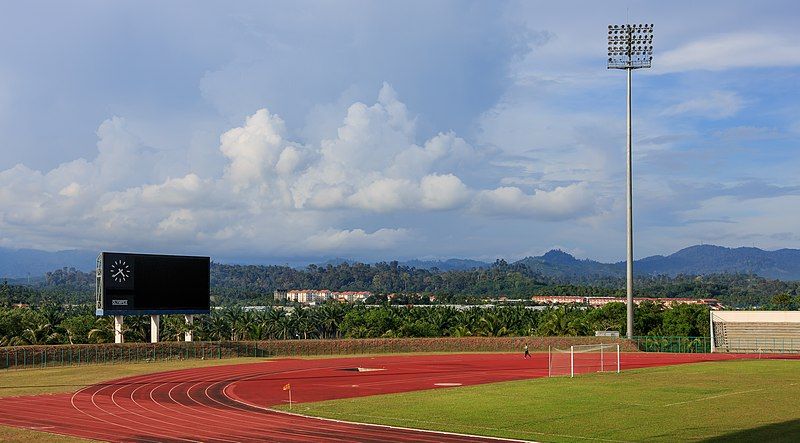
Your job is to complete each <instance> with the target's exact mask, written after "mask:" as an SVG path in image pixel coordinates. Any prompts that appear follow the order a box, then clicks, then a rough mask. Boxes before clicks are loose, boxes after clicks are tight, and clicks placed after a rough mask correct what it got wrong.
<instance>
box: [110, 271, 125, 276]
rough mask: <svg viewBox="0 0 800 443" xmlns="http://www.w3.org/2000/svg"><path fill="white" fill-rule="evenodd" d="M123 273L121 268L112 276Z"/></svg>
mask: <svg viewBox="0 0 800 443" xmlns="http://www.w3.org/2000/svg"><path fill="white" fill-rule="evenodd" d="M121 273H122V269H120V270H119V271H117V272H116V273H114V275H112V277H116V276H118V275H119V274H121ZM122 275H123V277H124V276H125V274H122Z"/></svg>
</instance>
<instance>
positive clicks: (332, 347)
mask: <svg viewBox="0 0 800 443" xmlns="http://www.w3.org/2000/svg"><path fill="white" fill-rule="evenodd" d="M597 343H619V344H620V346H621V349H622V350H623V351H636V350H637V348H636V346H635V345H634V343H633V342H630V341H628V340H624V339H611V340H609V338H608V337H442V338H376V339H326V340H263V341H213V342H159V343H122V344H113V343H108V344H81V345H41V346H11V347H3V348H0V369H23V368H48V367H55V366H72V365H84V364H121V363H135V362H154V361H168V360H189V359H202V360H205V359H224V358H235V357H256V358H268V357H303V356H314V355H357V354H390V353H409V352H462V353H463V352H522V349H523V347H524V346H525V345H526V344H527V345H528V347H529V349H530V350H531V351H547V349H548V347H550V346H552V347H557V348H568V347H570V346H572V345H581V344H597Z"/></svg>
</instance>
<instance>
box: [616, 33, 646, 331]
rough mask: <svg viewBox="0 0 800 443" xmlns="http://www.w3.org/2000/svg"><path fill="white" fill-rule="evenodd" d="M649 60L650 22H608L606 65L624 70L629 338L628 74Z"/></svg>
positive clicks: (630, 327) (630, 188) (630, 199)
mask: <svg viewBox="0 0 800 443" xmlns="http://www.w3.org/2000/svg"><path fill="white" fill-rule="evenodd" d="M652 62H653V24H652V23H651V24H633V25H632V24H624V25H608V69H624V70H626V71H628V100H627V104H628V110H627V111H628V112H627V116H626V119H627V129H628V131H627V146H628V154H627V157H628V183H627V188H628V192H627V194H628V204H627V207H628V218H627V227H628V229H627V231H628V254H627V272H626V274H627V283H626V293H627V296H628V298H627V305H628V324H627V333H628V334H627V335H628V338H633V178H632V169H633V168H632V166H633V163H632V155H631V148H632V144H633V143H632V134H633V129H632V127H631V78H632V73H633V70H634V69H642V68H649V67H650V66H651V64H652Z"/></svg>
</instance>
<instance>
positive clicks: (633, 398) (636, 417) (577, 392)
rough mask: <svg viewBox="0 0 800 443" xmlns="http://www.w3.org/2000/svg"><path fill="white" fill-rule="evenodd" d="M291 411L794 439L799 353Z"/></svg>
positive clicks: (581, 432)
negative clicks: (791, 356)
mask: <svg viewBox="0 0 800 443" xmlns="http://www.w3.org/2000/svg"><path fill="white" fill-rule="evenodd" d="M293 411H294V412H299V413H302V414H308V415H315V416H320V417H329V418H336V419H341V420H348V421H357V422H368V423H380V424H388V425H395V426H404V427H414V428H426V429H435V430H443V431H451V432H462V433H468V434H483V435H491V436H498V437H511V438H519V439H526V440H538V441H545V442H567V441H786V442H790V441H792V442H793V441H798V440H800V361H781V360H769V361H768V360H747V361H743V360H738V361H725V362H713V363H698V364H689V365H679V366H668V367H660V368H647V369H639V370H631V371H623V372H622V373H621V374H593V375H585V376H579V377H576V378H574V379H569V378H549V379H548V378H542V379H534V380H525V381H515V382H505V383H496V384H491V385H478V386H469V387H459V388H450V389H444V390H443V389H436V390H428V391H419V392H412V393H404V394H392V395H382V396H374V397H362V398H355V399H346V400H335V401H326V402H320V403H311V404H302V405H296V406H295V408H294V409H293Z"/></svg>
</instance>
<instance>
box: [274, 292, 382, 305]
mask: <svg viewBox="0 0 800 443" xmlns="http://www.w3.org/2000/svg"><path fill="white" fill-rule="evenodd" d="M275 292H276V296H277V292H278V291H275ZM371 295H372V293H371V292H369V291H343V292H334V291H330V290H327V289H292V290H290V291H286V296H285V298H284V299H285V300H287V301H293V302H297V303H302V304H306V305H314V304H317V303H325V302H326V301H328V300H336V301H340V302H343V303H356V302H363V301H364V300H366V299H367V297H369V296H371ZM276 300H278V299H277V298H276Z"/></svg>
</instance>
